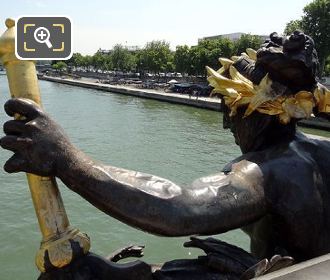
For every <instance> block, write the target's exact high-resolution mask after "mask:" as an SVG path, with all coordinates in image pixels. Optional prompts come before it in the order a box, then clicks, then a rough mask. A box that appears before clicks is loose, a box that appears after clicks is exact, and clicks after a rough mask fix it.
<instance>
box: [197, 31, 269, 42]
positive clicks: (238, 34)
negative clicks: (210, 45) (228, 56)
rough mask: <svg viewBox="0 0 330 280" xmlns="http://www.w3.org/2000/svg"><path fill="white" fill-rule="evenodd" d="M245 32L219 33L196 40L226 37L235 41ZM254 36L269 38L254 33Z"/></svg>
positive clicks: (263, 38)
mask: <svg viewBox="0 0 330 280" xmlns="http://www.w3.org/2000/svg"><path fill="white" fill-rule="evenodd" d="M246 34H247V33H243V32H235V33H229V34H221V35H215V36H208V37H203V38H201V39H198V41H201V40H216V39H220V38H226V39H229V40H231V41H237V40H239V39H240V38H241V37H242V35H246ZM256 36H259V37H260V38H261V39H262V40H266V39H268V38H269V35H256Z"/></svg>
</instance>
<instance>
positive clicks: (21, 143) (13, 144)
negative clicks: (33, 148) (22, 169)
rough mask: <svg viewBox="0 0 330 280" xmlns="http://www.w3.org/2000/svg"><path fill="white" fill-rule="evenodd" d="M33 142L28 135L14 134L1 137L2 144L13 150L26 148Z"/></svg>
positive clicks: (0, 143) (4, 147) (0, 144)
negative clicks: (19, 135) (18, 135)
mask: <svg viewBox="0 0 330 280" xmlns="http://www.w3.org/2000/svg"><path fill="white" fill-rule="evenodd" d="M31 144H32V139H31V138H27V137H17V136H13V135H7V136H4V137H2V138H1V139H0V146H1V147H2V148H3V149H6V150H10V151H13V152H16V151H19V150H23V149H26V148H27V147H29V146H30V145H31Z"/></svg>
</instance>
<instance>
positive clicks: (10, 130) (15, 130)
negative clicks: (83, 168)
mask: <svg viewBox="0 0 330 280" xmlns="http://www.w3.org/2000/svg"><path fill="white" fill-rule="evenodd" d="M24 130H25V121H20V120H10V121H7V122H5V123H4V125H3V132H4V133H5V134H7V135H20V134H22V133H23V132H24Z"/></svg>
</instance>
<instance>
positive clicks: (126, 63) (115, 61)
mask: <svg viewBox="0 0 330 280" xmlns="http://www.w3.org/2000/svg"><path fill="white" fill-rule="evenodd" d="M111 61H112V67H113V68H114V69H116V70H120V71H132V70H135V68H136V57H135V55H134V54H133V53H132V52H130V51H129V50H128V49H127V48H125V47H123V46H122V45H120V44H117V45H115V46H114V48H113V50H112V52H111Z"/></svg>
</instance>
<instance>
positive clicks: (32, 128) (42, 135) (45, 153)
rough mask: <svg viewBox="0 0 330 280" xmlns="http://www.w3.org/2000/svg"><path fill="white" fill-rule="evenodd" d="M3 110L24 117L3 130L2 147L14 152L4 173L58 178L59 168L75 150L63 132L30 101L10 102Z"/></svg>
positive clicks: (12, 121)
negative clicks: (20, 172) (55, 176)
mask: <svg viewBox="0 0 330 280" xmlns="http://www.w3.org/2000/svg"><path fill="white" fill-rule="evenodd" d="M4 107H5V111H6V113H7V114H8V115H9V116H16V114H19V115H20V116H22V117H23V118H20V120H10V121H7V122H6V123H5V124H4V126H3V129H4V132H5V134H6V136H4V137H3V138H1V139H0V145H1V147H2V148H4V149H7V150H10V151H13V152H14V155H13V156H12V157H11V158H10V159H9V160H8V161H7V162H6V163H5V165H4V169H5V171H7V172H9V173H13V172H19V171H24V172H28V173H33V174H37V175H40V176H50V175H56V167H57V166H58V165H59V164H60V163H61V162H63V160H65V158H64V157H65V156H67V155H68V151H70V150H72V145H71V144H70V141H69V140H68V137H67V136H66V135H65V133H64V132H63V130H62V128H61V127H60V126H59V125H58V124H57V123H55V122H54V121H53V120H52V119H51V118H50V117H49V116H48V115H47V114H46V113H45V112H44V111H43V110H42V109H41V108H40V107H39V106H38V105H37V104H36V103H34V102H33V101H31V100H28V99H11V100H9V101H7V102H6V103H5V106H4Z"/></svg>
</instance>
